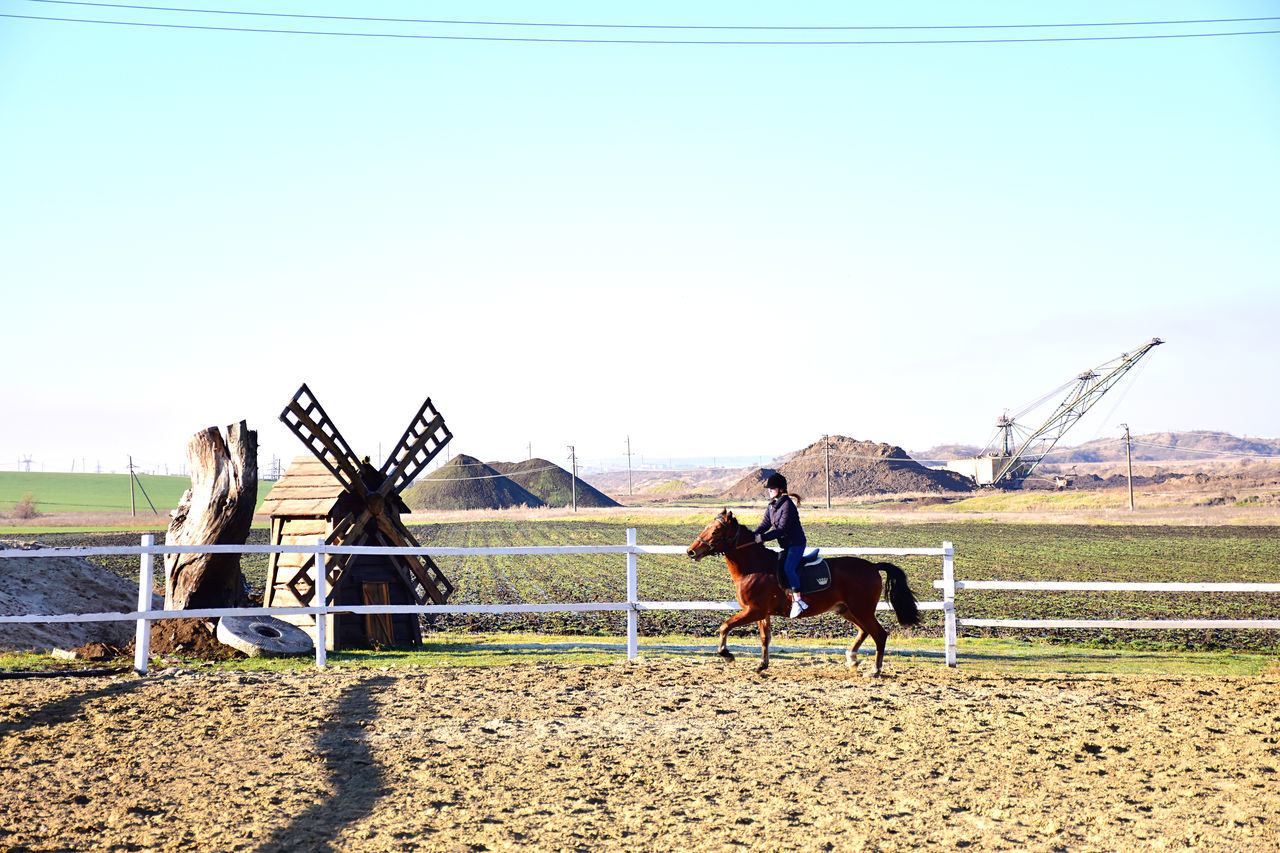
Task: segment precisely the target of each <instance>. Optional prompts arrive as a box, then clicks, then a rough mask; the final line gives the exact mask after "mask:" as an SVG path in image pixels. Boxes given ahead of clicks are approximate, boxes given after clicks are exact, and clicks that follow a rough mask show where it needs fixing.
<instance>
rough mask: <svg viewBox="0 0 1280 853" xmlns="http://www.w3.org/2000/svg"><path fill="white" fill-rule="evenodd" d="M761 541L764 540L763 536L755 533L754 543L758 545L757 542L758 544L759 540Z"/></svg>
mask: <svg viewBox="0 0 1280 853" xmlns="http://www.w3.org/2000/svg"><path fill="white" fill-rule="evenodd" d="M763 541H764V537H763V536H761V535H760V534H759V533H757V534H756V544H757V545H759V544H760V543H761V542H763Z"/></svg>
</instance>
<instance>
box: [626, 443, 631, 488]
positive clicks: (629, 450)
mask: <svg viewBox="0 0 1280 853" xmlns="http://www.w3.org/2000/svg"><path fill="white" fill-rule="evenodd" d="M627 497H631V436H627Z"/></svg>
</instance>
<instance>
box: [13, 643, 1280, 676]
mask: <svg viewBox="0 0 1280 853" xmlns="http://www.w3.org/2000/svg"><path fill="white" fill-rule="evenodd" d="M847 645H848V643H847V641H845V642H839V641H831V640H806V639H792V638H785V637H775V639H774V642H773V644H772V646H771V647H770V659H771V664H772V665H774V666H786V665H796V664H802V665H810V666H815V665H831V666H843V665H844V662H845V649H846V648H847ZM715 647H716V644H715V641H714V640H709V639H706V638H699V637H691V636H687V635H672V636H666V637H644V638H642V639H641V640H640V643H639V652H640V658H641V660H642V661H643V659H645V658H648V657H676V658H694V659H706V660H713V659H715ZM729 649H730V651H732V652H733V653H734V654H735V655H737V656H738V660H737V663H736V664H735V665H737V666H742V667H744V668H751V667H754V666H755V664H756V662H757V661H758V660H759V656H760V646H759V644H758V643H755V642H751V641H747V640H739V641H736V642H730V644H729ZM874 652H875V649H874V647H873V646H871V644H870V643H867V644H864V647H863V648H862V649H861V650H860V652H859V661H860V663H861V666H862V671H863V672H869V671H870V663H871V660H872V659H873V655H874ZM625 659H626V643H625V642H624V641H620V640H616V639H612V638H590V637H575V636H544V635H539V634H506V633H500V634H460V633H447V634H446V633H442V634H434V635H431V636H428V637H426V638H425V639H424V640H423V643H422V646H421V647H420V648H417V649H383V650H352V651H343V652H333V653H330V654H329V656H328V665H329V666H330V667H341V668H352V669H379V670H389V669H398V668H402V667H407V668H411V667H442V666H482V667H489V666H509V665H512V664H526V663H539V664H545V663H556V664H600V665H604V664H616V663H620V662H622V661H624V660H625ZM312 660H313V659H312V658H310V657H292V658H246V659H241V660H234V661H221V662H212V661H188V660H181V659H178V658H171V657H165V658H159V659H156V660H154V661H152V664H151V670H150V671H151V673H152V674H153V675H155V674H159V673H163V672H165V671H166V670H169V669H173V668H179V669H191V668H196V669H204V670H210V671H225V672H247V671H294V670H301V669H308V668H311V667H312V666H313V665H314V664H313V663H312ZM944 661H945V652H944V648H943V644H942V641H941V640H937V639H928V638H918V639H910V640H895V641H892V642H891V643H890V645H889V649H888V652H887V654H886V657H885V666H886V672H888V671H890V670H891V669H892V668H893V667H908V666H910V667H914V666H934V667H941V666H944V665H945V663H944ZM112 663H118V661H109V662H105V663H94V664H87V663H85V662H75V663H71V662H61V661H58V662H55V661H54V660H53V659H52V658H50V657H49V656H48V655H45V654H36V653H6V654H0V671H16V670H41V671H44V670H51V669H58V668H66V669H81V668H84V667H85V666H106V665H108V664H112ZM958 667H959V668H960V669H963V670H966V671H970V672H973V671H977V672H990V673H993V674H1005V675H1055V674H1057V675H1067V674H1077V675H1105V676H1124V675H1196V674H1200V675H1214V676H1222V675H1229V676H1271V677H1274V676H1277V675H1280V657H1277V656H1275V655H1267V654H1253V653H1240V652H1186V651H1178V652H1169V651H1142V650H1131V649H1098V648H1090V647H1085V646H1076V645H1067V644H1058V643H1036V642H1028V641H1025V640H1005V639H991V638H974V639H961V641H960V644H959V647H958Z"/></svg>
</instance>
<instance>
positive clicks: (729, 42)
mask: <svg viewBox="0 0 1280 853" xmlns="http://www.w3.org/2000/svg"><path fill="white" fill-rule="evenodd" d="M0 18H11V19H15V20H23V21H47V22H58V23H68V24H104V25H112V26H122V27H146V28H152V29H168V30H198V31H205V32H229V33H259V34H267V35H294V36H339V37H343V38H387V39H419V40H428V41H483V42H517V43H529V44H635V45H689V46H721V47H750V46H755V47H806V46H807V47H856V46H867V45H925V44H1030V43H1052V42H1081V41H1136V40H1151V39H1187V38H1218V37H1225V36H1257V35H1274V34H1277V33H1280V30H1237V31H1232V32H1210V33H1141V34H1131V35H1118V36H1053V37H1037V38H995V39H859V40H798V41H797V40H787V39H777V40H747V39H705V40H698V39H689V40H681V39H602V38H531V37H527V36H466V35H438V34H428V33H357V32H341V31H336V30H283V29H269V28H265V27H214V26H209V25H207V24H162V23H156V22H150V21H111V20H101V19H92V18H56V17H52V16H43V15H13V14H8V13H0Z"/></svg>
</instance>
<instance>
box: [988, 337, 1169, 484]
mask: <svg viewBox="0 0 1280 853" xmlns="http://www.w3.org/2000/svg"><path fill="white" fill-rule="evenodd" d="M1162 343H1164V341H1162V340H1160V339H1159V338H1152V339H1151V340H1149V341H1147V342H1146V343H1145V344H1143V345H1142V346H1140V347H1138V349H1136V350H1134V351H1133V352H1127V353H1121V354H1120V356H1119V357H1118V358H1113V359H1111V360H1110V361H1107V362H1104V363H1102V364H1100V365H1098V366H1097V367H1095V368H1093V369H1092V370H1086V371H1085V372H1084V373H1081V374H1080V375H1079V376H1077V377H1076V379H1075V381H1074V382H1072V383H1069V384H1070V385H1071V390H1070V391H1069V392H1068V393H1067V396H1066V397H1065V398H1064V399H1063V401H1062V402H1061V403H1060V404H1059V405H1058V408H1057V409H1056V410H1055V411H1054V413H1053V414H1052V415H1050V416H1049V418H1048V420H1046V421H1045V422H1044V423H1043V424H1042V425H1041V426H1040V428H1039V429H1037V430H1035V431H1034V432H1032V433H1031V434H1030V435H1028V436H1027V437H1026V438H1025V439H1024V440H1023V441H1022V443H1021V444H1019V445H1018V447H1017V449H1016V450H1013V451H1012V452H1010V450H1011V448H1012V442H1010V440H1009V431H1010V429H1011V428H1012V426H1013V421H1012V420H1010V419H1008V418H1001V420H1000V423H999V426H1000V428H1001V429H1002V430H1003V431H1004V433H1005V447H1004V452H1003V453H1001V454H999V455H1000V456H1002V457H1004V458H1002V459H1000V460H999V461H998V464H996V465H995V466H993V471H994V475H993V476H992V479H991V482H992V483H993V484H994V483H999V482H1000V481H1001V480H1004V479H1025V478H1026V477H1029V476H1031V473H1032V472H1033V471H1035V469H1036V467H1037V466H1038V465H1039V464H1040V462H1041V461H1042V460H1043V459H1044V457H1045V456H1047V455H1048V454H1049V451H1051V450H1052V449H1053V446H1054V445H1055V444H1057V443H1058V439H1060V438H1062V436H1063V435H1064V434H1065V433H1066V431H1067V430H1069V429H1070V428H1071V427H1072V426H1074V425H1075V423H1076V421H1078V420H1080V418H1081V417H1083V416H1084V413H1085V412H1087V411H1089V409H1090V408H1092V407H1093V405H1094V404H1095V403H1097V402H1098V400H1100V399H1101V398H1102V395H1103V394H1105V393H1107V391H1109V390H1111V388H1112V387H1114V386H1115V384H1116V383H1117V382H1119V381H1120V379H1121V377H1123V376H1124V375H1125V374H1126V373H1128V372H1129V371H1130V370H1131V369H1132V368H1133V366H1134V365H1136V364H1137V363H1138V362H1139V361H1140V360H1141V359H1142V357H1143V356H1145V355H1146V354H1147V353H1148V352H1150V351H1151V350H1152V349H1153V348H1155V347H1157V346H1159V345H1160V344H1162ZM1037 443H1039V446H1038V447H1036V448H1035V449H1034V450H1033V449H1032V446H1033V445H1036V444H1037ZM1033 456H1034V459H1032V457H1033ZM1028 460H1031V461H1028Z"/></svg>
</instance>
